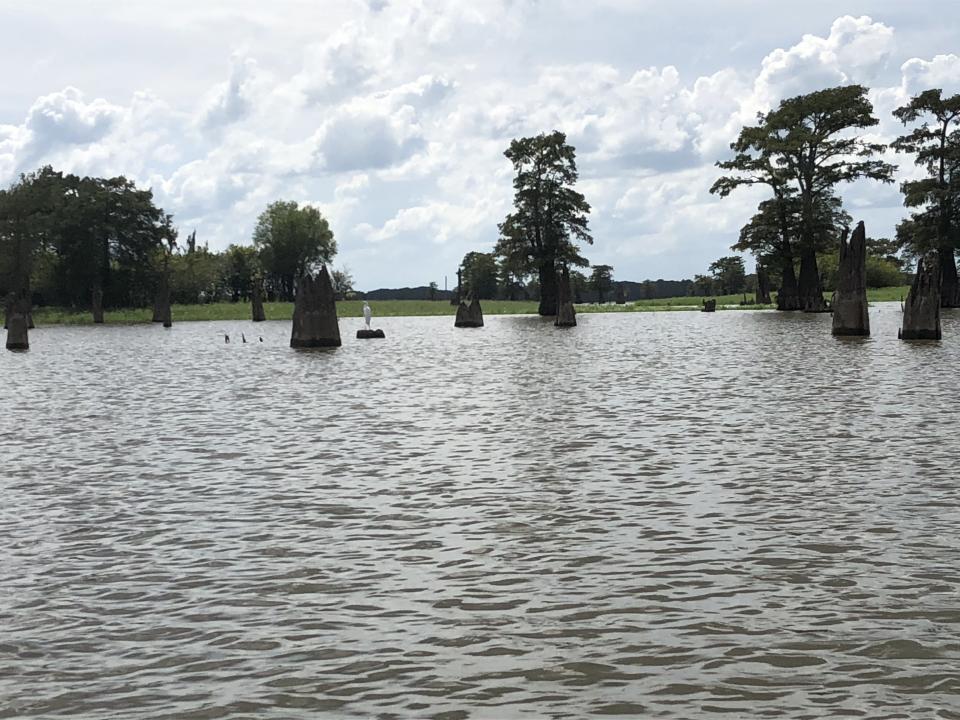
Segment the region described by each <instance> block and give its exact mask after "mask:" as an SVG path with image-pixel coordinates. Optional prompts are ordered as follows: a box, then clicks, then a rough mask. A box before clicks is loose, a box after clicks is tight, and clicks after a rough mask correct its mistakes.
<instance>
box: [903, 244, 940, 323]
mask: <svg viewBox="0 0 960 720" xmlns="http://www.w3.org/2000/svg"><path fill="white" fill-rule="evenodd" d="M940 265H941V264H940V262H939V259H937V258H931V257H929V256H928V257H926V258H920V259H919V260H918V261H917V274H916V275H914V276H913V284H912V285H911V286H910V292H909V293H907V299H906V302H905V303H904V305H903V328H902V329H901V330H900V331H899V332H898V333H897V337H899V338H900V339H901V340H939V339H940V292H941V287H940Z"/></svg>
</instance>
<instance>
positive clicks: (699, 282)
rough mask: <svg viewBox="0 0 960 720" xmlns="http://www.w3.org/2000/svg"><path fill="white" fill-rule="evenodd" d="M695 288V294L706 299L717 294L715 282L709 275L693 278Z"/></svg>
mask: <svg viewBox="0 0 960 720" xmlns="http://www.w3.org/2000/svg"><path fill="white" fill-rule="evenodd" d="M693 287H694V294H696V295H703V296H704V297H706V296H708V295H713V294H715V292H714V281H713V278H712V277H710V276H709V275H694V276H693Z"/></svg>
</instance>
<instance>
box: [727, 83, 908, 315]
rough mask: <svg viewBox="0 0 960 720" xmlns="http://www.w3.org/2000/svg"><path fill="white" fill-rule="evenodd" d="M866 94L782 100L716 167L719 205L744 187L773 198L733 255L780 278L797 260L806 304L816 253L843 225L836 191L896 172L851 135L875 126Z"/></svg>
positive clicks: (831, 92)
mask: <svg viewBox="0 0 960 720" xmlns="http://www.w3.org/2000/svg"><path fill="white" fill-rule="evenodd" d="M866 93H867V90H866V88H864V87H863V86H860V85H850V86H845V87H835V88H829V89H826V90H820V91H817V92H813V93H808V94H806V95H799V96H797V97H794V98H790V99H787V100H784V101H783V102H781V103H780V105H779V107H777V108H776V109H775V110H773V111H771V112H769V113H766V114H764V113H760V114H759V115H758V117H757V124H756V125H754V126H747V127H744V128H743V129H742V130H741V131H740V135H739V136H738V138H737V140H736V142H734V143H733V144H732V145H731V149H732V150H733V151H734V153H735V154H734V157H733V159H731V160H727V161H724V162H720V163H717V165H718V167H720V168H721V169H723V170H729V171H732V174H730V175H727V176H724V177H721V178H719V179H718V180H717V181H716V182H715V183H714V185H713V187H712V188H711V189H710V191H711V192H712V193H715V194H718V195H719V196H720V197H726V196H727V195H729V194H730V193H731V192H733V190H734V189H736V188H738V187H741V186H744V185H757V184H763V185H767V186H768V187H770V189H771V192H772V195H773V197H772V198H770V199H768V200H765V201H764V202H763V203H761V205H760V207H759V208H758V212H757V214H756V215H754V216H753V218H752V219H751V220H750V222H749V223H748V224H747V225H746V226H745V227H744V228H743V230H742V231H741V233H740V240H739V242H738V243H737V244H736V245H734V249H735V250H749V251H750V252H752V253H754V254H755V255H756V256H757V258H758V260H760V261H761V262H763V263H764V264H765V265H767V266H769V267H771V268H774V269H778V268H779V269H784V271H786V270H790V268H791V267H792V265H793V262H794V259H795V257H796V255H798V254H799V255H800V256H801V257H802V258H803V263H802V264H801V272H800V285H801V287H800V295H801V298H806V299H807V300H805V302H807V301H808V300H809V298H810V297H814V298H816V297H817V296H818V295H819V289H818V288H816V287H814V286H813V285H815V284H816V283H817V281H818V276H817V272H816V253H817V252H825V251H829V250H830V249H831V248H832V247H833V246H834V245H835V243H836V241H837V237H838V233H839V229H840V228H841V227H843V226H846V225H848V224H849V219H848V216H847V215H846V213H844V212H843V209H842V207H841V205H840V201H839V199H838V198H837V197H836V194H835V188H836V186H837V185H839V184H841V183H846V182H853V181H855V180H859V179H862V178H869V179H873V180H878V181H880V182H884V183H888V182H892V181H893V172H894V170H895V169H896V168H895V166H893V165H891V164H889V163H887V162H884V161H882V160H877V159H875V156H876V155H877V154H879V153H881V152H883V151H884V150H885V146H884V145H882V144H880V143H875V142H870V141H869V140H866V139H864V138H863V137H862V136H861V135H860V134H858V132H857V131H861V130H864V129H866V128H870V127H873V126H875V125H876V124H877V123H878V122H879V121H878V120H877V119H876V118H875V117H874V116H873V106H872V105H871V104H870V101H869V100H868V99H867V96H866ZM808 262H809V267H808V270H809V272H806V273H805V272H804V270H803V266H804V265H805V264H806V263H808ZM811 283H812V284H813V285H811Z"/></svg>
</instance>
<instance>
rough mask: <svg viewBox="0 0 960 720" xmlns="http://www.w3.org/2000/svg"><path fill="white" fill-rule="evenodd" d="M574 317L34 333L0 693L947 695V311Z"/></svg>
mask: <svg viewBox="0 0 960 720" xmlns="http://www.w3.org/2000/svg"><path fill="white" fill-rule="evenodd" d="M374 310H376V309H375V308H374ZM579 320H580V326H579V327H578V328H576V329H573V330H570V331H562V330H557V329H555V328H554V327H553V326H552V325H551V324H550V323H549V322H544V321H541V320H540V319H538V318H532V317H489V318H487V326H486V327H485V328H483V329H481V330H455V329H454V328H453V327H452V319H451V318H386V319H383V320H382V321H380V322H379V323H378V324H380V325H382V327H383V328H384V330H385V331H386V333H387V338H388V339H387V340H386V341H375V342H374V341H368V342H358V341H356V340H354V339H353V338H352V335H353V331H354V330H355V329H356V327H354V326H357V327H359V325H360V322H361V321H360V320H359V319H358V320H356V321H353V320H348V321H343V323H342V326H343V327H342V331H343V334H344V340H345V345H344V347H342V348H340V349H338V350H335V351H312V352H303V351H301V352H297V351H293V350H290V349H289V348H288V347H287V344H288V341H289V323H264V324H261V325H259V326H256V327H254V326H253V325H245V324H243V323H181V324H178V325H176V326H175V327H174V328H173V329H172V330H169V331H164V330H162V329H161V328H159V327H153V326H138V327H99V328H94V327H83V328H48V329H40V330H37V331H35V332H33V333H32V334H31V346H32V348H33V349H32V350H31V351H30V352H29V353H22V354H14V353H5V354H3V355H0V373H2V377H3V378H4V379H5V382H4V385H3V391H2V397H3V413H2V415H0V441H2V448H3V456H2V462H3V471H4V472H3V477H2V479H0V490H2V498H3V504H2V506H0V545H2V547H3V553H4V554H3V557H2V559H0V629H2V631H0V717H36V718H40V717H43V718H46V717H51V718H52V717H66V716H72V717H84V718H133V717H136V718H221V717H231V718H254V717H256V718H290V717H298V716H302V717H307V716H310V717H318V716H326V717H331V718H334V717H349V716H362V717H383V718H401V717H417V718H419V717H436V718H446V719H448V720H452V719H455V718H522V717H531V718H544V717H551V718H560V717H584V716H587V715H616V714H620V715H626V716H633V717H638V716H649V717H662V718H691V717H718V718H741V717H747V716H750V717H771V718H813V717H828V716H834V717H836V716H843V715H846V716H863V717H878V718H879V717H889V718H893V717H896V718H933V717H942V718H957V717H960V701H958V699H957V698H958V693H960V671H958V661H960V631H958V629H957V628H958V627H960V625H958V624H960V603H958V601H957V593H958V591H960V566H958V563H957V551H956V548H957V547H958V545H960V531H958V525H957V519H956V507H957V504H958V500H960V497H958V496H960V491H958V483H957V481H956V479H955V477H956V473H955V471H954V469H955V467H956V464H957V456H958V446H957V442H956V422H955V418H956V410H955V403H956V399H957V397H958V396H960V373H958V371H957V368H958V367H960V363H958V360H960V343H955V342H952V340H955V339H957V337H958V336H960V319H958V317H955V316H948V317H946V318H945V327H944V335H945V337H946V338H947V340H945V341H944V343H942V344H936V343H931V344H914V345H911V344H907V343H902V342H899V341H897V339H896V329H897V326H898V324H899V322H900V313H899V306H898V305H896V304H884V305H879V306H876V307H874V308H872V310H871V325H872V327H873V330H874V337H873V338H870V339H867V340H862V339H845V340H839V339H835V338H832V337H831V336H830V332H829V328H830V318H829V316H828V315H820V316H804V315H799V314H792V315H783V314H777V313H772V312H765V313H757V312H725V313H717V314H715V315H710V314H701V313H642V314H641V313H638V314H616V315H582V316H581V317H580V318H579ZM224 330H226V331H228V332H231V334H236V335H237V336H239V332H240V330H244V331H245V332H246V333H247V336H248V337H251V336H253V337H255V336H256V335H258V334H263V336H264V343H263V344H247V345H243V344H239V343H231V344H229V345H226V344H224V343H223V339H222V335H220V334H218V333H219V332H221V331H224Z"/></svg>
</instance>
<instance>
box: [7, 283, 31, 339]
mask: <svg viewBox="0 0 960 720" xmlns="http://www.w3.org/2000/svg"><path fill="white" fill-rule="evenodd" d="M5 310H6V327H7V350H29V349H30V339H29V333H28V332H27V331H28V330H29V327H30V323H29V319H28V317H27V316H28V315H29V313H30V299H29V297H27V295H26V293H18V294H16V295H12V296H11V297H9V298H8V300H7V302H6V308H5Z"/></svg>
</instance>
